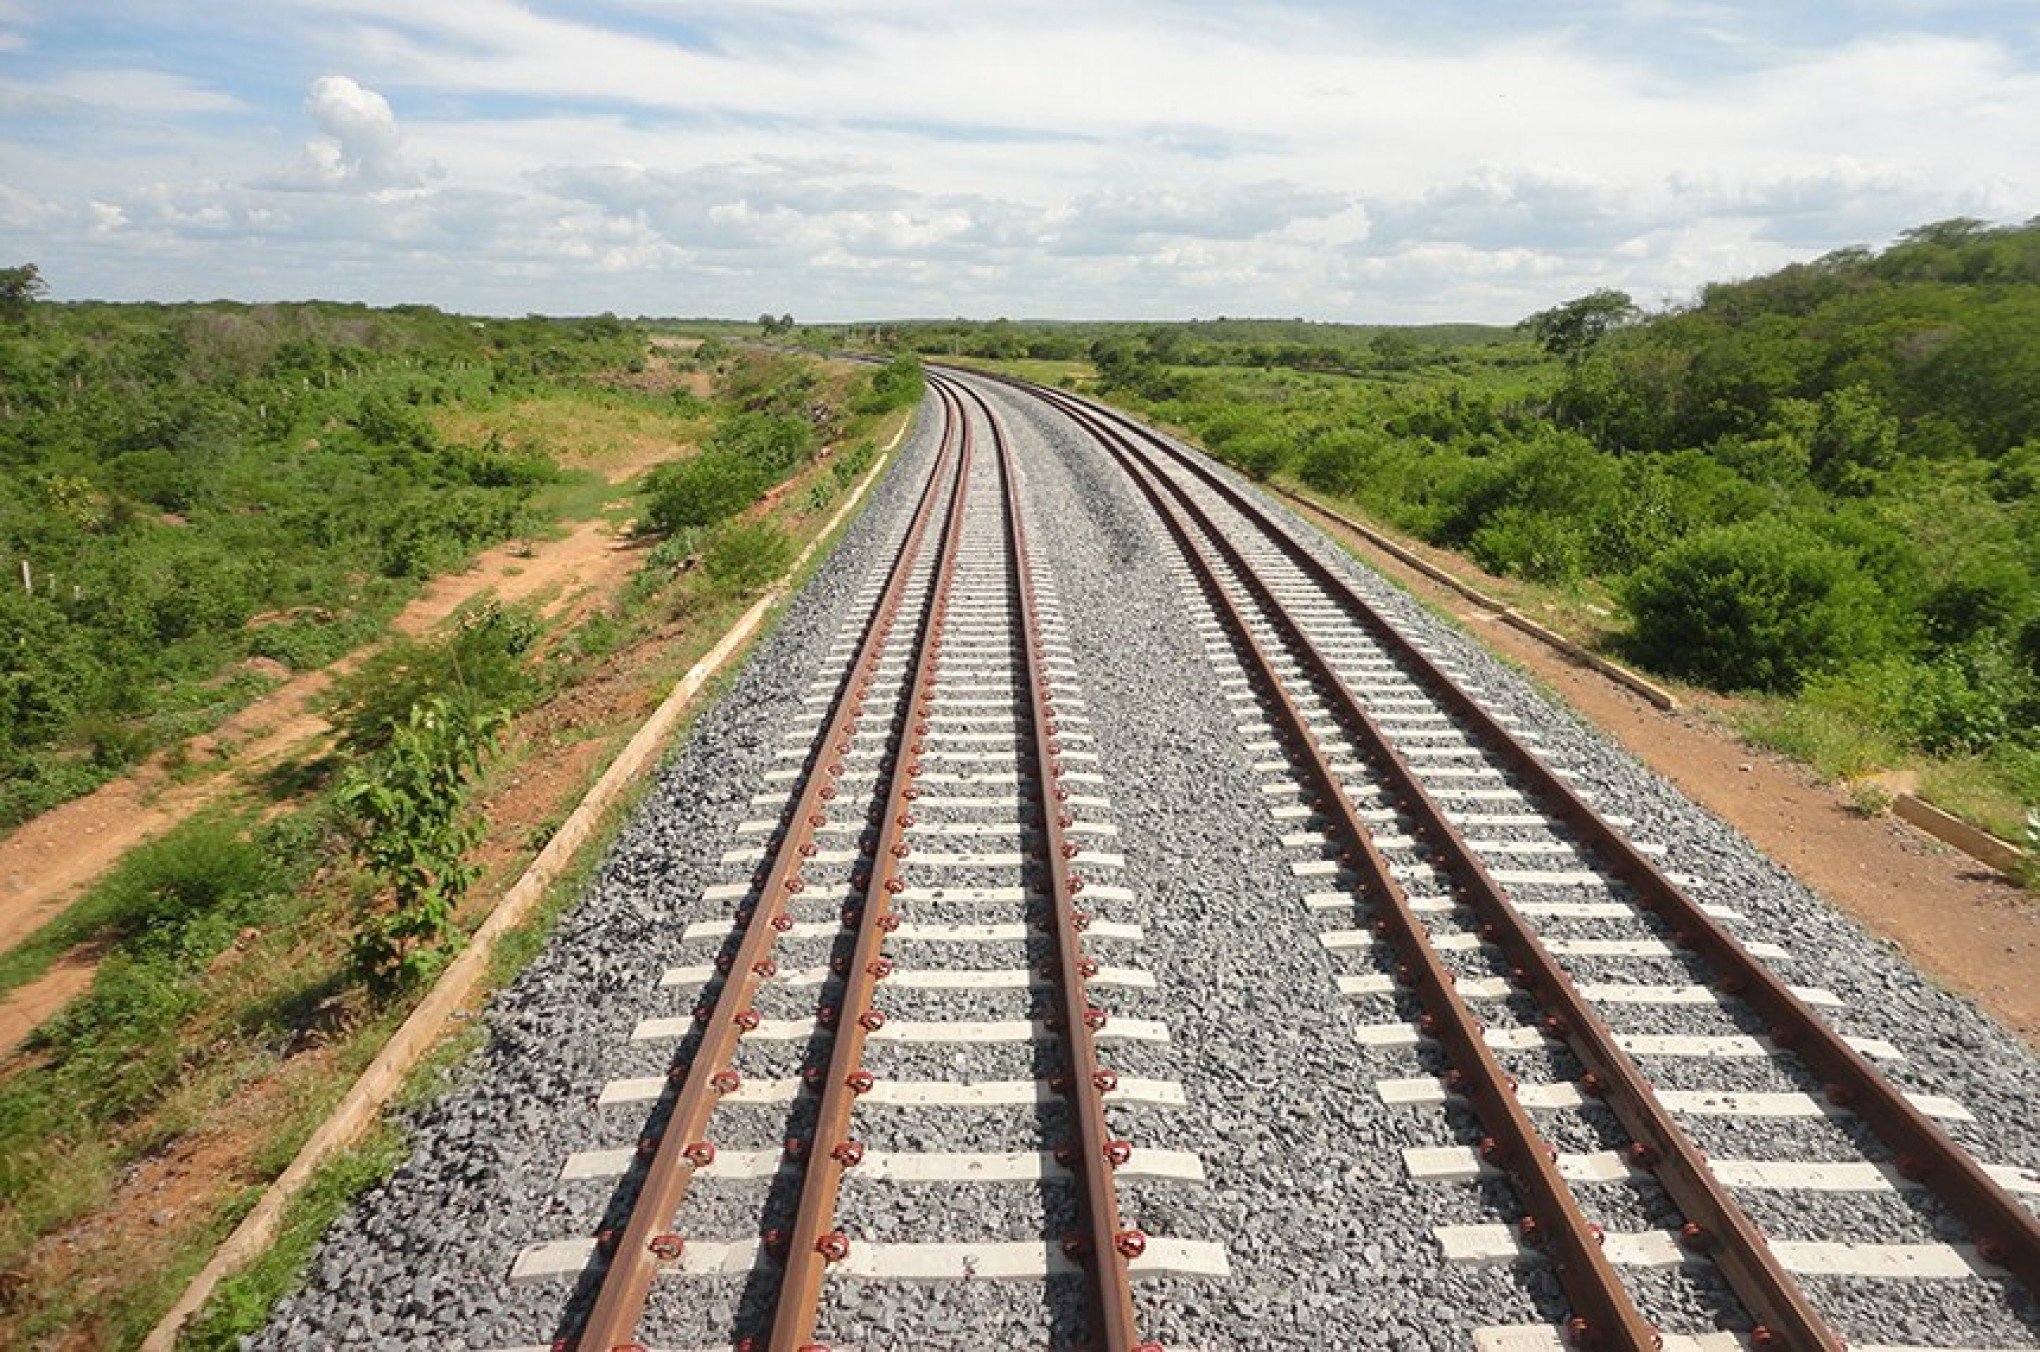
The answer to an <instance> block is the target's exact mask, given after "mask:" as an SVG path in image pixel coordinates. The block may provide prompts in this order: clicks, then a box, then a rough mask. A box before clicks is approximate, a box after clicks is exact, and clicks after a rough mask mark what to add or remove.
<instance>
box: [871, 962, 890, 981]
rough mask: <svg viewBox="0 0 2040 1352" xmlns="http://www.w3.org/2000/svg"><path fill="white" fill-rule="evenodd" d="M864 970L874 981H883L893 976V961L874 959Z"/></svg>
mask: <svg viewBox="0 0 2040 1352" xmlns="http://www.w3.org/2000/svg"><path fill="white" fill-rule="evenodd" d="M864 970H865V971H866V972H867V973H869V974H870V976H871V979H872V980H873V981H883V980H885V979H886V978H887V977H889V976H891V975H892V974H893V964H892V959H891V958H873V959H872V960H871V961H870V962H868V963H866V964H865V966H864Z"/></svg>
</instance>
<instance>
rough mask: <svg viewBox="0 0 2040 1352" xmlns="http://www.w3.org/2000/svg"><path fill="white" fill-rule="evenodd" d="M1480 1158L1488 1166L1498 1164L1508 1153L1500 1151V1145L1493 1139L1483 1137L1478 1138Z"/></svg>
mask: <svg viewBox="0 0 2040 1352" xmlns="http://www.w3.org/2000/svg"><path fill="white" fill-rule="evenodd" d="M1480 1157H1481V1158H1482V1159H1484V1160H1486V1161H1487V1162H1488V1163H1489V1164H1500V1163H1501V1162H1502V1161H1503V1160H1504V1159H1506V1158H1507V1157H1508V1152H1507V1151H1506V1150H1503V1149H1502V1143H1501V1142H1500V1141H1497V1140H1496V1139H1495V1138H1494V1137H1492V1136H1483V1137H1481V1138H1480Z"/></svg>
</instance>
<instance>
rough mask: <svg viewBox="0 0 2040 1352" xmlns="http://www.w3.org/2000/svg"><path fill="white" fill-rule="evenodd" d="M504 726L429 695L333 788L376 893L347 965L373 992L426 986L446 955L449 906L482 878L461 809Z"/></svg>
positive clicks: (475, 832)
mask: <svg viewBox="0 0 2040 1352" xmlns="http://www.w3.org/2000/svg"><path fill="white" fill-rule="evenodd" d="M504 722H505V719H504V715H503V713H502V711H501V710H499V709H477V708H472V707H464V706H462V705H459V704H456V703H455V702H454V701H452V700H450V699H447V698H446V697H444V696H434V697H431V698H428V699H426V700H423V701H421V702H420V703H417V704H413V705H412V706H411V708H410V711H409V713H408V714H407V715H406V717H405V719H404V721H403V723H402V724H401V725H400V726H398V727H396V728H395V729H394V730H392V731H391V732H390V733H389V735H388V739H387V741H386V742H385V743H384V745H383V746H382V747H381V748H380V749H379V750H377V751H376V753H375V754H374V755H371V756H368V757H366V758H364V759H362V760H361V761H359V762H357V763H356V764H355V765H354V766H353V767H352V768H351V769H349V771H348V773H347V777H346V778H345V780H344V781H342V783H341V785H340V789H339V792H338V793H337V794H336V796H335V801H336V802H337V803H338V804H339V806H340V807H341V808H342V809H343V810H345V811H346V812H347V814H348V815H349V817H350V818H351V819H352V821H351V824H352V826H353V828H354V853H355V858H356V859H357V860H358V861H359V862H360V864H361V866H362V868H363V870H364V871H365V872H366V873H367V874H368V877H369V879H370V880H371V881H372V882H373V883H374V884H375V888H376V890H375V892H374V893H373V894H372V895H371V898H370V901H369V904H368V906H367V907H366V908H365V913H364V915H363V916H362V919H361V922H360V923H359V924H358V925H357V926H356V928H355V931H354V964H355V969H356V970H357V971H358V972H360V973H361V974H362V975H363V976H364V977H365V978H366V979H367V980H368V982H369V984H370V985H372V986H375V987H377V988H378V989H382V990H396V989H401V988H402V987H404V986H409V985H413V984H416V983H418V982H420V981H423V980H425V979H426V978H428V977H430V976H432V975H433V974H434V973H436V972H437V971H438V970H439V968H440V967H441V966H442V965H443V964H444V962H445V960H446V958H447V956H448V954H449V950H450V948H451V945H452V942H453V938H454V935H455V932H456V931H455V926H454V919H455V912H456V908H458V907H459V905H460V902H461V899H462V898H463V897H464V896H466V894H467V890H468V888H469V887H470V886H472V885H473V883H474V881H475V879H476V878H478V877H480V876H481V868H480V867H479V866H478V865H476V864H474V863H472V862H470V861H469V859H468V857H467V856H468V853H469V851H471V850H473V849H474V847H475V846H476V845H478V844H480V843H481V839H482V828H481V823H480V822H478V821H476V820H475V819H474V816H473V815H472V814H471V813H470V812H469V811H468V804H469V798H470V796H471V794H472V790H473V787H474V786H473V779H474V776H475V775H477V774H479V773H480V772H481V769H482V765H483V763H484V762H485V761H486V760H487V759H488V756H489V753H490V752H491V751H492V750H494V748H495V744H496V739H497V737H498V735H499V734H500V733H501V731H502V728H503V724H504Z"/></svg>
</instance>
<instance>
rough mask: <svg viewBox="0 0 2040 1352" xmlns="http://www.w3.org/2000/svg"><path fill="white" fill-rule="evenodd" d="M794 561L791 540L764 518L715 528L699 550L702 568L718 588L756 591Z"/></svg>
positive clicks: (739, 591) (735, 591)
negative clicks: (701, 550)
mask: <svg viewBox="0 0 2040 1352" xmlns="http://www.w3.org/2000/svg"><path fill="white" fill-rule="evenodd" d="M792 562H793V541H792V540H790V539H788V538H787V535H786V533H785V532H784V531H782V530H780V529H778V528H777V527H775V526H773V525H771V524H769V523H767V522H763V521H746V522H739V523H737V524H735V525H732V526H727V527H725V528H724V529H722V530H720V531H717V532H716V534H715V536H714V537H713V538H712V539H710V540H709V542H708V546H707V548H706V549H705V550H704V551H703V552H702V556H701V569H702V571H703V572H704V573H706V574H708V578H709V581H711V582H713V583H715V585H716V586H717V588H719V589H720V590H723V591H727V592H732V593H739V594H741V593H744V592H753V591H757V590H759V589H760V588H762V587H764V586H766V585H767V584H768V583H770V582H771V581H772V580H773V579H774V578H776V577H778V576H779V575H780V574H781V573H783V572H785V571H786V568H787V565H788V564H790V563H792Z"/></svg>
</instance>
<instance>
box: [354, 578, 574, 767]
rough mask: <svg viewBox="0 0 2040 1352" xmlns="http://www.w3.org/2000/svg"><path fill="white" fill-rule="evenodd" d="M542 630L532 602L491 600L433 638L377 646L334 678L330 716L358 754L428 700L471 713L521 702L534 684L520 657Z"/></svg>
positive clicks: (374, 747)
mask: <svg viewBox="0 0 2040 1352" xmlns="http://www.w3.org/2000/svg"><path fill="white" fill-rule="evenodd" d="M541 632H542V627H541V625H540V624H539V620H538V616H537V615H536V614H535V613H533V612H532V611H531V610H529V609H525V608H520V607H505V606H500V605H497V604H495V603H493V602H492V603H490V604H487V605H484V606H480V607H477V608H476V609H474V610H471V611H468V612H466V613H464V614H462V615H461V616H460V617H459V618H458V619H457V620H456V622H455V624H454V626H453V628H452V629H451V630H450V631H449V632H447V633H445V634H442V635H439V636H438V637H436V638H432V639H426V640H417V639H400V640H398V641H396V642H394V643H392V644H390V645H389V646H388V647H385V648H383V649H381V650H380V651H378V652H377V653H375V654H374V655H373V656H371V657H370V658H369V659H368V660H367V661H365V662H363V663H362V664H361V666H360V667H359V668H357V669H356V670H355V671H353V672H351V673H349V674H347V675H345V676H342V677H341V678H340V679H339V680H338V681H337V682H336V683H335V685H334V694H333V705H332V709H331V712H330V717H331V718H332V720H333V725H334V726H335V727H336V728H338V729H339V730H340V745H341V746H342V747H343V748H345V749H346V750H347V751H349V752H351V753H353V754H356V755H370V754H374V753H376V752H379V751H381V750H382V749H383V748H384V747H386V746H388V745H389V744H390V741H391V739H392V738H393V737H394V736H395V735H396V733H397V731H398V729H400V728H402V727H403V726H405V725H406V724H407V723H408V722H409V720H410V718H411V711H412V710H413V709H414V708H416V707H418V706H420V705H423V704H426V703H429V702H431V701H433V700H443V701H445V702H447V703H448V704H449V705H450V706H451V707H453V708H455V709H458V710H462V711H466V712H468V713H473V714H494V713H500V712H506V711H508V712H514V711H516V710H518V709H520V708H522V707H523V706H524V703H525V701H526V700H527V699H529V698H530V697H531V695H532V694H533V692H534V690H535V688H536V682H535V681H534V680H533V678H532V674H531V669H530V667H529V666H528V665H527V663H526V660H525V659H526V658H527V657H528V656H529V654H530V652H531V650H532V648H533V646H534V645H535V644H536V643H537V641H538V637H539V634H540V633H541Z"/></svg>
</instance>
